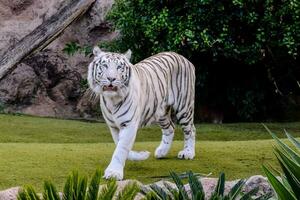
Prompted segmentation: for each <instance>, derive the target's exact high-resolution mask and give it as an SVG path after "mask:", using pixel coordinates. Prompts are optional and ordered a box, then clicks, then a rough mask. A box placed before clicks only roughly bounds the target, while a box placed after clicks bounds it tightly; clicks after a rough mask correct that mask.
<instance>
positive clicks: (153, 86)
mask: <svg viewBox="0 0 300 200" xmlns="http://www.w3.org/2000/svg"><path fill="white" fill-rule="evenodd" d="M132 69H133V70H134V71H135V72H136V73H137V75H138V77H139V79H140V82H141V91H142V92H143V94H144V95H143V97H142V99H141V100H142V101H144V103H141V104H142V105H143V106H144V108H143V109H142V110H143V114H142V119H143V120H142V122H141V126H145V125H148V124H150V123H152V122H153V121H158V120H159V119H160V118H161V117H163V116H164V115H166V114H169V113H168V112H169V111H170V109H173V111H174V113H175V114H176V117H177V119H178V121H179V122H180V120H183V121H181V123H186V122H187V121H190V120H192V121H193V110H194V96H195V92H194V91H195V68H194V65H193V64H192V63H191V62H190V61H188V60H187V59H186V58H184V57H183V56H181V55H179V54H177V53H174V52H163V53H159V54H156V55H154V56H151V57H149V58H147V59H145V60H143V61H141V62H139V63H137V64H135V65H134V66H133V67H132ZM151 115H152V116H151ZM183 116H185V117H183ZM183 118H185V119H183Z"/></svg>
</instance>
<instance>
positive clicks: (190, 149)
mask: <svg viewBox="0 0 300 200" xmlns="http://www.w3.org/2000/svg"><path fill="white" fill-rule="evenodd" d="M188 110H189V111H188V112H184V113H182V114H177V115H176V117H177V119H178V121H179V124H180V125H181V127H182V130H183V133H184V148H183V150H181V151H179V153H178V158H180V159H186V160H188V159H193V158H194V157H195V140H196V128H195V126H194V122H193V121H194V120H193V115H194V110H193V109H188Z"/></svg>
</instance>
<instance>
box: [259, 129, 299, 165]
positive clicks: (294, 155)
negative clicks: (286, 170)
mask: <svg viewBox="0 0 300 200" xmlns="http://www.w3.org/2000/svg"><path fill="white" fill-rule="evenodd" d="M263 126H264V127H265V128H266V129H267V131H268V132H269V133H270V135H271V136H272V137H273V138H274V139H275V141H276V142H277V144H278V145H279V146H280V148H282V149H283V150H284V151H285V152H286V153H287V154H288V155H289V156H291V158H293V160H295V161H296V162H297V163H298V164H300V155H299V154H297V153H296V152H295V151H294V150H293V149H291V148H290V147H289V146H288V145H286V144H285V143H283V142H282V141H281V140H279V138H278V137H277V136H276V135H275V134H274V133H272V132H271V130H270V129H269V128H268V127H266V126H265V125H264V124H263Z"/></svg>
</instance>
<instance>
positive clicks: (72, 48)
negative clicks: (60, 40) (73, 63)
mask: <svg viewBox="0 0 300 200" xmlns="http://www.w3.org/2000/svg"><path fill="white" fill-rule="evenodd" d="M63 52H64V53H66V54H68V55H69V56H73V55H74V54H75V53H78V52H79V53H83V54H84V55H85V56H90V55H91V54H92V47H91V46H89V45H86V46H81V45H80V44H79V43H77V42H74V41H73V42H70V43H67V44H65V47H64V49H63Z"/></svg>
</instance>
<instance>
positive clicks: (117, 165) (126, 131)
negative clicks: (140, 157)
mask: <svg viewBox="0 0 300 200" xmlns="http://www.w3.org/2000/svg"><path fill="white" fill-rule="evenodd" d="M137 129H138V127H137V125H133V124H128V125H127V126H126V127H122V128H121V129H120V132H119V141H118V143H117V146H116V149H115V151H114V153H113V156H112V159H111V162H110V164H109V165H108V167H107V168H106V170H105V172H104V178H106V179H109V178H115V179H117V180H122V179H123V170H124V166H125V161H126V159H127V157H128V153H129V151H130V150H131V149H132V147H133V143H134V141H135V137H136V133H137Z"/></svg>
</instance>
